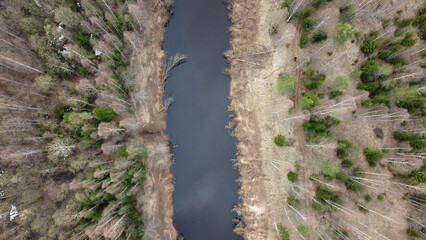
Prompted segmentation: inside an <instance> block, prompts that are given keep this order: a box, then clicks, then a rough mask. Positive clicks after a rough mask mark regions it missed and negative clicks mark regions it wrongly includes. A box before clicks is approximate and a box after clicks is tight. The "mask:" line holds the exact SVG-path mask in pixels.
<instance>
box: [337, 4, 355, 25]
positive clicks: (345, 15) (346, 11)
mask: <svg viewBox="0 0 426 240" xmlns="http://www.w3.org/2000/svg"><path fill="white" fill-rule="evenodd" d="M355 13H356V6H355V5H354V4H349V5H347V6H345V7H342V8H340V21H342V22H349V21H350V20H352V19H353V18H354V17H355Z"/></svg>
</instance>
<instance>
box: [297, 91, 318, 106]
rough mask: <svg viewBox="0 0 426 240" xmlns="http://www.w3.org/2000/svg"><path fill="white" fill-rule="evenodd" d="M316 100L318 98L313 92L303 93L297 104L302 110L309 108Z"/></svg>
mask: <svg viewBox="0 0 426 240" xmlns="http://www.w3.org/2000/svg"><path fill="white" fill-rule="evenodd" d="M318 101H319V98H318V97H317V96H316V95H315V94H312V93H303V94H302V97H301V98H300V102H299V104H300V107H301V108H302V109H303V110H309V109H311V108H313V107H314V106H315V104H316V103H317V102H318Z"/></svg>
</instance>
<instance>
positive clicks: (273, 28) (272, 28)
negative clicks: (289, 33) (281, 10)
mask: <svg viewBox="0 0 426 240" xmlns="http://www.w3.org/2000/svg"><path fill="white" fill-rule="evenodd" d="M268 32H269V34H271V35H273V34H276V33H277V32H278V24H272V25H271V26H270V27H269V30H268Z"/></svg>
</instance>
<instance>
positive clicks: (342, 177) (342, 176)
mask: <svg viewBox="0 0 426 240" xmlns="http://www.w3.org/2000/svg"><path fill="white" fill-rule="evenodd" d="M336 179H337V180H340V181H343V182H345V181H346V180H348V176H347V175H346V174H344V173H342V172H338V173H336Z"/></svg>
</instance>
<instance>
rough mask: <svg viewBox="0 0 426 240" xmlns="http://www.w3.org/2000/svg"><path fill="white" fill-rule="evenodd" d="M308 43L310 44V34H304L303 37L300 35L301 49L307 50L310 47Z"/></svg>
mask: <svg viewBox="0 0 426 240" xmlns="http://www.w3.org/2000/svg"><path fill="white" fill-rule="evenodd" d="M308 43H309V34H307V33H302V35H300V40H299V47H300V48H305V47H307V46H308Z"/></svg>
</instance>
